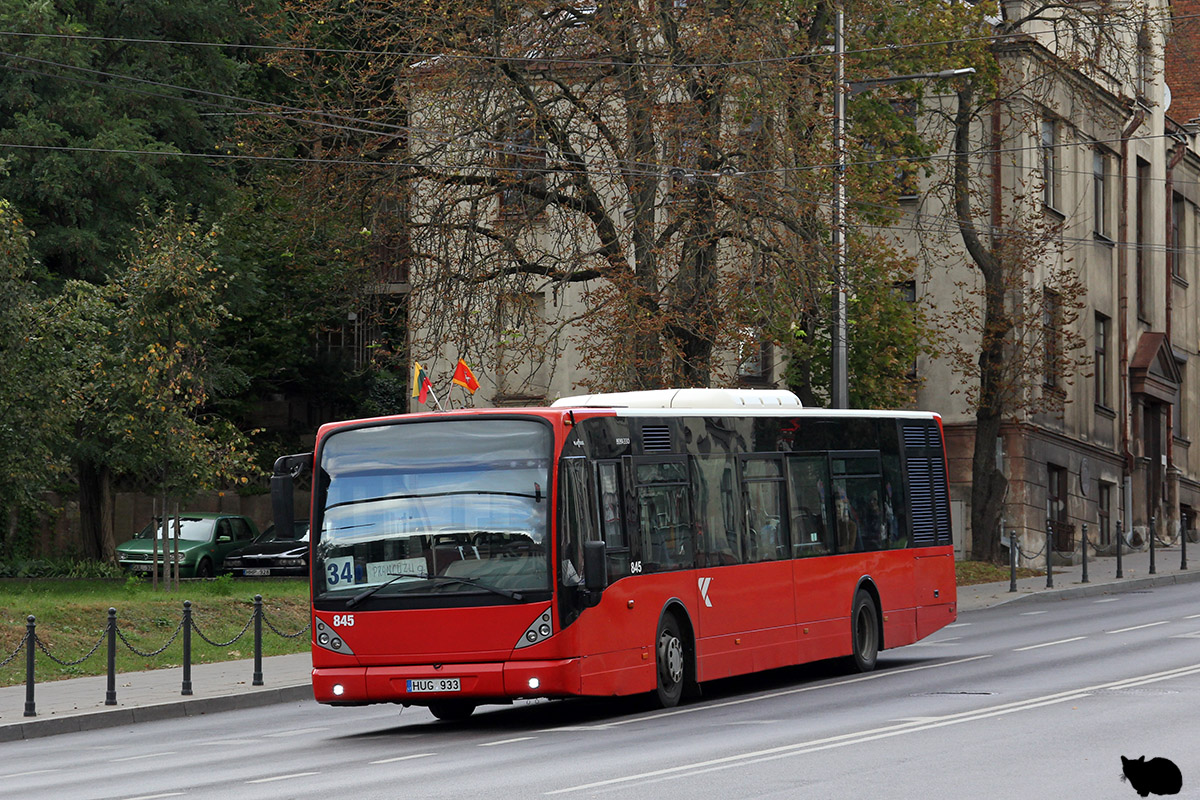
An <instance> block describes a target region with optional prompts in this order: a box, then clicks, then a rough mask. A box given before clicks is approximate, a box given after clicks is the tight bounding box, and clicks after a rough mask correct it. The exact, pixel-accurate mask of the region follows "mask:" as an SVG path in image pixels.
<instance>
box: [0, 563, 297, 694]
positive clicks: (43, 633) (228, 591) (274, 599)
mask: <svg viewBox="0 0 1200 800" xmlns="http://www.w3.org/2000/svg"><path fill="white" fill-rule="evenodd" d="M256 594H258V595H262V598H263V612H264V617H265V618H266V620H268V621H269V622H270V624H271V625H273V626H274V627H275V628H276V629H278V630H279V631H280V632H281V633H285V634H291V633H296V632H297V631H300V630H301V629H303V628H305V627H306V626H307V625H308V623H309V617H308V613H309V612H308V602H309V601H308V582H307V581H305V580H301V579H296V580H292V579H274V580H234V579H232V578H229V577H228V576H224V577H221V578H217V579H216V580H208V581H204V580H199V581H184V582H183V586H182V587H181V588H180V589H179V590H178V591H177V592H165V591H163V590H161V589H160V590H158V591H154V590H153V589H151V587H150V584H149V582H147V581H142V580H138V579H136V578H133V579H120V580H112V579H108V580H76V579H44V580H16V579H14V580H0V661H4V660H5V659H8V658H9V656H11V655H12V654H13V653H14V651H16V650H17V648H18V647H19V646H20V644H21V640H22V638H23V637H24V636H25V630H26V618H27V617H28V616H29V615H31V614H32V615H33V616H34V617H35V618H36V624H37V636H38V639H39V640H40V641H41V642H42V643H43V644H44V645H45V646H46V648H47V649H48V650H49V651H50V653H51V654H52V655H54V656H55V657H56V658H58V659H59V660H61V661H66V662H71V661H75V660H77V659H80V658H83V656H84V655H86V654H87V653H88V652H89V651H91V650H92V648H93V647H95V645H96V644H97V642H100V641H101V638H102V637H104V631H105V626H106V625H107V623H108V609H109V608H110V607H111V608H115V609H116V610H117V627H118V628H119V630H120V631H121V633H122V634H123V635H124V638H125V639H126V640H128V642H129V644H131V645H132V646H133V647H135V648H137V649H138V650H140V651H142V652H143V653H150V652H153V651H156V650H158V649H159V648H161V647H163V645H165V644H166V643H167V641H168V640H169V639H170V638H171V636H172V634H174V633H175V632H176V630H177V629H178V628H179V626H180V622H181V620H182V618H183V601H184V600H190V601H191V603H192V619H193V621H194V622H195V624H196V626H197V627H198V629H199V630H200V631H201V632H203V633H204V635H205V636H207V637H208V638H209V639H211V640H213V641H215V642H226V641H229V640H230V639H233V638H234V637H235V636H237V635H238V633H239V632H240V631H241V630H242V629H243V628H244V627H245V626H246V623H247V621H249V620H250V619H251V615H252V613H253V611H254V595H256ZM262 641H263V655H264V656H272V655H281V654H284V653H303V652H307V651H308V649H309V647H310V638H309V636H308V634H307V633H305V634H303V635H301V636H297V637H295V638H291V639H285V638H282V637H280V636H278V635H276V634H275V633H273V632H272V631H271V629H270V628H269V627H268V626H267V625H266V624H265V623H264V625H263V639H262ZM253 657H254V626H253V625H251V626H250V627H249V628H246V632H245V634H244V635H243V636H242V637H241V638H240V639H238V640H237V641H236V642H233V643H232V644H229V645H227V646H225V647H213V646H212V645H210V644H208V643H207V642H205V641H204V640H203V639H201V638H200V636H198V635H197V633H196V631H193V632H192V663H193V664H206V663H213V662H217V661H232V660H236V659H240V658H253ZM107 658H108V645H107V639H105V641H103V642H101V643H100V646H99V647H98V648H96V650H95V652H94V653H92V655H91V656H90V657H88V658H87V659H86V660H84V661H83V662H82V663H80V664H78V665H74V666H61V665H59V664H56V663H54V662H53V661H52V660H51V659H50V658H48V657H47V656H46V655H45V654H44V653H43V652H41V650H40V649H39V650H38V651H37V652H36V666H35V671H34V677H35V680H36V681H37V682H42V681H53V680H61V679H63V678H76V677H80V676H85V675H104V674H106V673H107V669H108V661H107ZM182 663H183V636H182V633H181V634H180V635H179V636H177V637H176V638H175V641H174V642H173V643H172V644H171V645H170V646H169V647H167V648H166V650H164V651H163V652H162V653H160V654H158V655H155V656H152V657H144V656H140V655H137V654H135V653H134V652H133V651H132V650H130V648H129V647H127V646H126V645H125V644H124V643H123V642H122V641H121V639H119V638H118V640H117V654H116V669H117V672H118V673H122V672H139V671H142V670H148V669H167V668H170V667H179V666H181V665H182ZM24 682H25V653H24V650H22V652H21V653H20V654H19V655H18V656H17V657H16V658H13V659H12V660H11V661H9V662H8V663H7V664H6V665H4V666H3V667H0V686H14V685H17V684H22V683H24Z"/></svg>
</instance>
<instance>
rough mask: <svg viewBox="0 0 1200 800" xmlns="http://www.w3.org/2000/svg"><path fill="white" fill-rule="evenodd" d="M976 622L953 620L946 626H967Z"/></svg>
mask: <svg viewBox="0 0 1200 800" xmlns="http://www.w3.org/2000/svg"><path fill="white" fill-rule="evenodd" d="M974 624H975V623H974V622H952V623H950V624H949V625H947V626H946V627H947V628H965V627H967V626H968V625H974Z"/></svg>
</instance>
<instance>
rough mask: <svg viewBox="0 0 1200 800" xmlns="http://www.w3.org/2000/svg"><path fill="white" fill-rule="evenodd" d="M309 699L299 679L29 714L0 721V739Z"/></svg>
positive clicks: (309, 688)
mask: <svg viewBox="0 0 1200 800" xmlns="http://www.w3.org/2000/svg"><path fill="white" fill-rule="evenodd" d="M312 699H313V694H312V684H311V683H302V684H296V685H294V686H281V687H280V688H278V689H267V690H264V691H257V692H243V693H241V694H230V695H218V696H216V697H203V698H193V699H191V700H181V701H175V702H168V703H155V704H153V705H147V706H130V707H127V708H119V707H118V708H113V709H105V710H102V711H92V712H87V713H84V714H71V715H69V716H59V717H54V716H50V717H46V718H45V719H36V718H31V719H30V720H29V721H27V722H15V723H12V724H10V725H0V742H16V741H22V740H24V739H37V738H40V737H43V736H56V735H58V734H60V733H77V732H80V731H93V730H99V729H101V728H114V727H117V726H118V725H128V724H130V723H134V722H153V721H156V720H163V719H179V718H181V717H198V716H202V715H204V714H215V713H219V712H221V711H237V710H240V709H247V708H259V707H261V706H268V705H275V704H277V703H291V702H296V701H299V700H310V701H311V700H312Z"/></svg>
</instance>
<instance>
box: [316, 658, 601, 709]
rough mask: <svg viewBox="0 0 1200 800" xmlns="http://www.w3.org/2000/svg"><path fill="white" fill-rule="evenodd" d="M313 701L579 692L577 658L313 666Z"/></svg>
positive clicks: (421, 700)
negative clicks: (403, 664) (335, 666)
mask: <svg viewBox="0 0 1200 800" xmlns="http://www.w3.org/2000/svg"><path fill="white" fill-rule="evenodd" d="M312 682H313V695H314V697H316V700H317V702H318V703H329V704H331V705H363V704H366V703H404V704H406V705H428V704H429V703H434V702H438V701H440V700H451V699H454V698H471V699H475V700H480V701H484V700H513V699H516V698H519V697H567V696H570V695H577V694H579V693H580V662H579V659H577V658H570V659H563V660H556V661H510V662H492V663H479V664H437V665H434V664H422V665H416V666H403V667H351V668H316V669H313V673H312Z"/></svg>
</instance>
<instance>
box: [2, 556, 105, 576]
mask: <svg viewBox="0 0 1200 800" xmlns="http://www.w3.org/2000/svg"><path fill="white" fill-rule="evenodd" d="M122 576H123V573H122V572H121V568H120V567H118V566H117V565H116V564H111V563H109V562H107V561H88V560H86V559H80V558H17V559H12V560H10V561H0V578H120V577H122Z"/></svg>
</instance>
